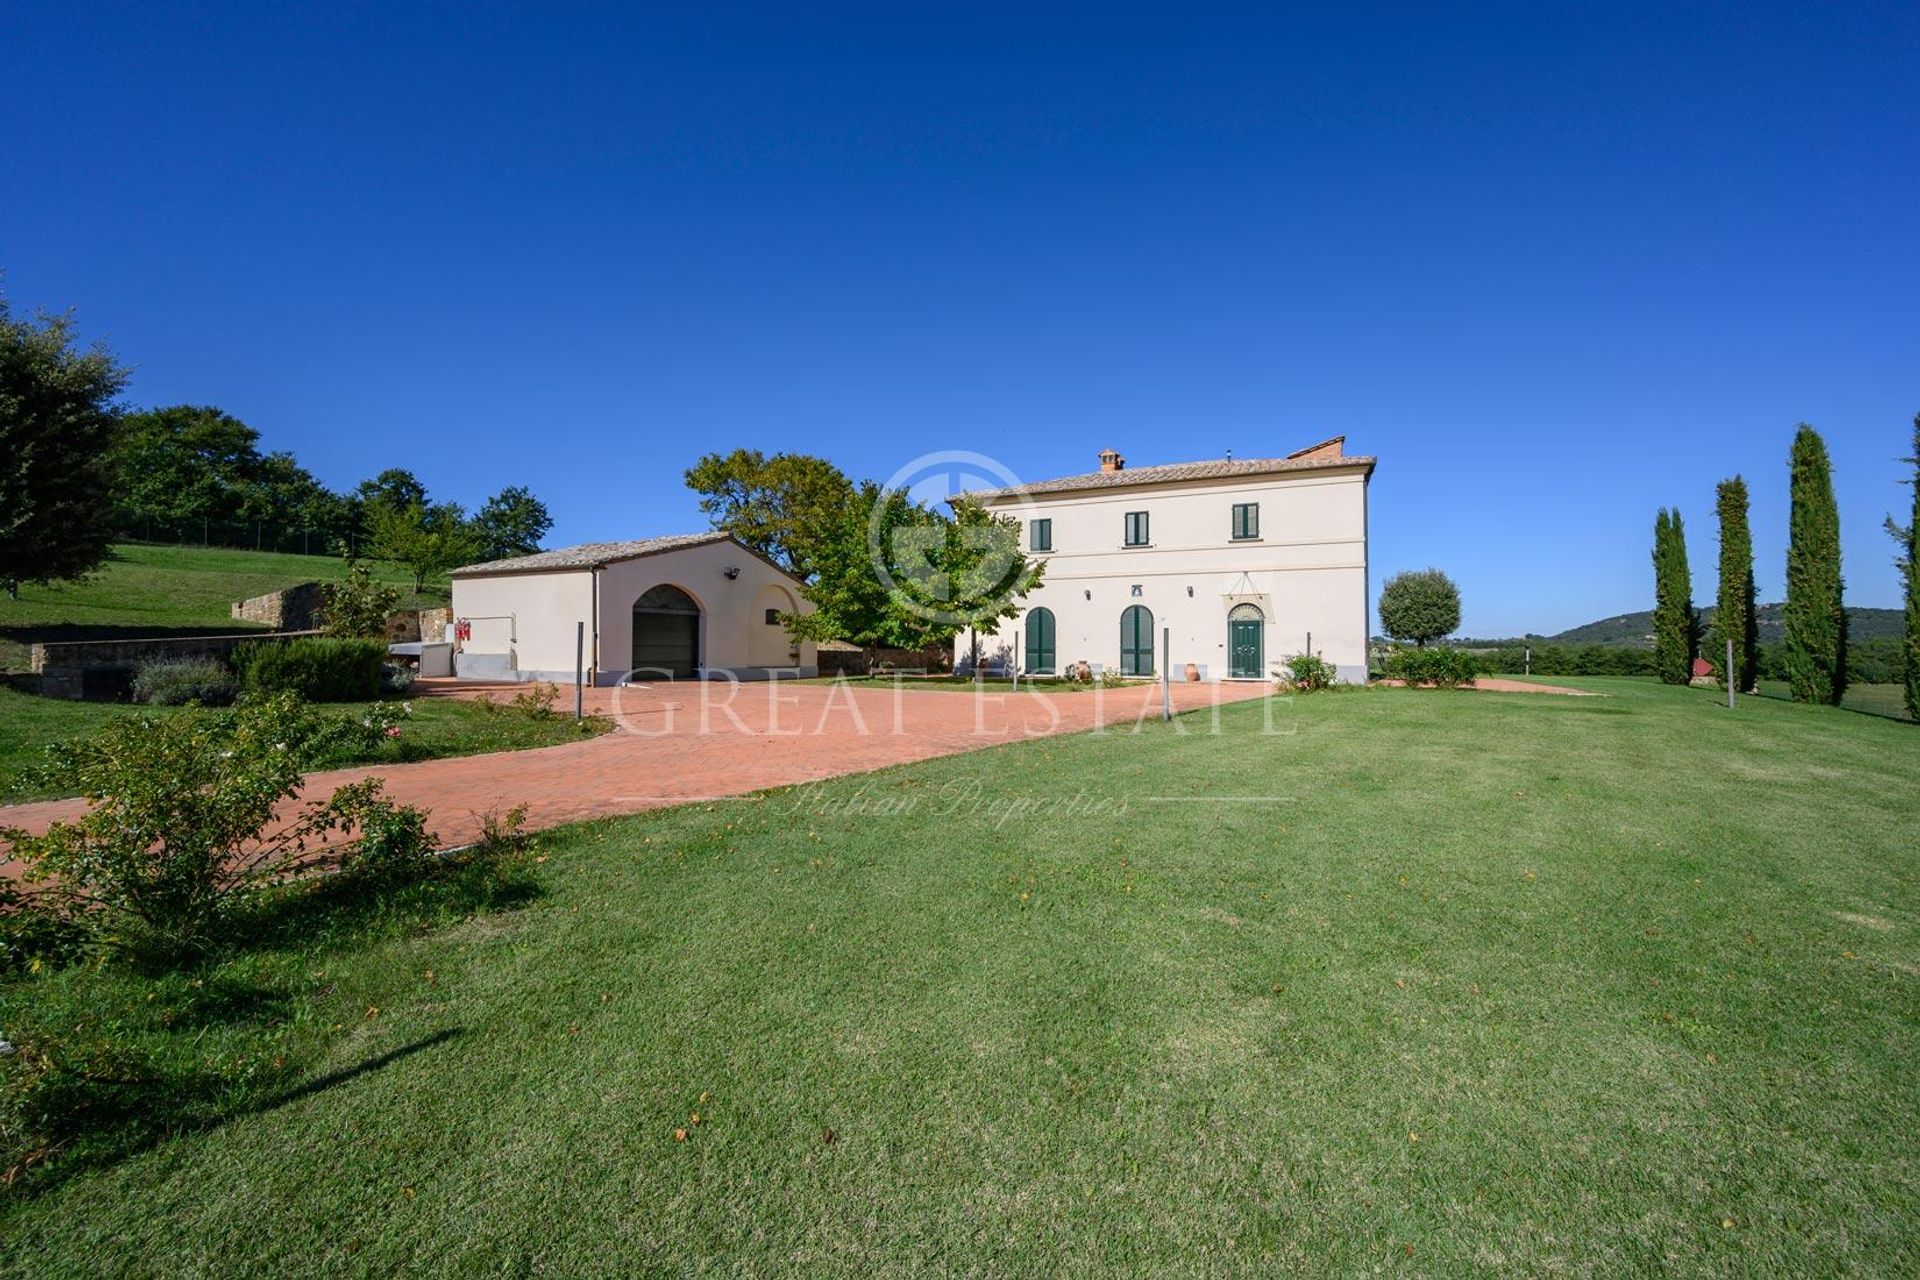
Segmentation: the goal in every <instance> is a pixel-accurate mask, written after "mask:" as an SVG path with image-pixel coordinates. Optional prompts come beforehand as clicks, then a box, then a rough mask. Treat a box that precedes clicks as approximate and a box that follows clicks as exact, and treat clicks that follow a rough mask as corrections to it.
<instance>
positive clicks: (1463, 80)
mask: <svg viewBox="0 0 1920 1280" xmlns="http://www.w3.org/2000/svg"><path fill="white" fill-rule="evenodd" d="M277 7H278V6H259V5H236V6H232V7H226V8H211V7H205V8H201V7H196V8H195V9H194V10H193V12H192V13H191V14H190V15H188V14H186V12H185V9H184V7H181V6H174V5H154V4H140V5H128V6H112V5H106V4H99V5H90V6H85V7H71V8H70V7H68V6H65V5H55V4H47V5H27V4H13V5H10V6H8V7H7V9H6V12H5V15H4V17H0V83H4V84H5V85H6V86H7V99H8V126H7V128H6V129H5V130H4V131H0V182H3V183H4V187H5V193H6V194H5V199H4V201H3V202H0V267H3V268H4V269H5V271H6V279H5V288H6V290H7V292H8V294H9V296H10V297H11V299H12V301H13V302H14V304H15V306H16V307H20V308H35V307H52V308H66V307H73V308H76V309H77V311H78V315H79V319H80V322H81V325H82V327H83V330H84V332H85V333H87V334H88V335H91V336H98V337H102V338H104V339H106V340H107V341H108V342H109V344H110V345H111V346H112V347H113V348H114V349H115V350H116V351H117V352H118V353H119V354H120V355H121V356H122V358H124V359H125V360H127V361H129V362H130V363H132V364H134V365H135V366H136V367H137V374H136V377H135V380H134V383H133V387H132V391H131V395H132V398H133V399H134V400H135V401H136V402H139V403H143V404H167V403H176V402H181V401H190V402H204V403H212V404H217V405H219V406H221V407H223V408H225V409H227V410H228V411H230V412H232V413H235V414H237V415H239V416H240V417H242V418H244V419H246V420H247V421H248V422H250V423H252V424H253V425H254V426H256V427H258V428H259V429H260V430H261V431H262V432H263V433H264V435H265V437H266V443H267V444H268V445H269V446H270V447H278V448H288V449H292V450H293V451H294V452H296V453H297V454H298V455H299V456H300V458H301V459H302V460H303V461H305V462H306V463H307V464H308V465H309V466H311V467H312V468H313V469H314V471H315V472H316V473H318V474H319V475H320V477H321V478H322V479H323V480H325V481H327V482H329V483H331V484H334V485H338V486H347V485H350V484H352V483H354V482H355V481H357V480H359V479H360V478H361V477H363V476H365V475H368V474H371V473H372V472H374V471H376V470H378V469H380V468H381V467H383V466H386V465H390V464H393V463H401V464H404V465H407V466H410V467H412V468H413V469H414V470H416V471H417V472H418V473H419V474H420V475H421V476H422V477H423V478H424V479H425V480H426V481H427V483H428V485H429V487H430V488H431V489H432V490H433V491H434V493H435V494H436V495H437V496H444V497H451V498H457V499H460V500H462V501H465V502H467V503H469V504H473V503H477V502H478V501H479V500H480V499H482V498H484V497H485V495H486V494H487V493H489V492H491V491H493V490H495V489H497V488H499V487H501V486H502V485H505V484H509V483H525V484H529V485H531V486H533V488H534V489H535V490H536V491H537V492H538V493H540V494H541V495H542V496H543V497H545V498H546V500H547V501H548V503H549V504H550V505H551V506H552V508H553V510H554V514H555V515H556V517H557V518H558V522H559V523H558V525H557V527H556V528H555V530H554V534H553V537H554V540H555V541H557V542H573V541H585V540H589V539H599V538H611V537H629V536H641V535H646V534H653V533H661V532H671V531H681V530H686V529H690V528H698V527H700V525H701V523H702V521H701V518H700V516H699V513H698V511H697V509H696V508H695V506H694V503H693V501H692V499H691V497H690V495H689V494H688V493H687V492H686V490H685V489H684V488H683V487H682V485H681V481H680V473H681V471H682V470H683V469H684V468H685V467H686V466H687V464H688V463H690V462H691V461H692V460H693V459H694V458H695V457H696V456H697V455H698V454H699V453H700V452H702V451H703V450H706V449H717V448H727V447H732V446H735V445H749V446H756V447H759V448H763V449H769V450H773V449H782V448H790V449H801V450H808V451H815V452H820V453H824V454H826V455H828V456H829V457H831V458H833V459H834V461H836V462H837V463H839V464H840V465H841V466H842V467H843V468H845V469H846V470H847V471H848V472H850V473H852V474H855V475H866V476H874V477H884V476H886V475H889V474H891V473H892V472H893V471H894V470H895V468H897V467H898V466H899V465H900V464H902V463H903V462H905V461H907V460H908V459H910V458H911V457H912V456H914V455H915V454H918V453H920V452H922V451H923V450H925V449H928V448H933V447H938V446H941V445H951V444H956V443H967V444H970V445H971V446H972V447H975V448H977V449H980V450H981V451H983V452H986V453H990V454H993V455H995V456H997V457H999V458H1001V459H1002V460H1003V461H1005V462H1006V464H1007V465H1008V466H1010V467H1011V468H1012V469H1013V470H1014V471H1015V472H1016V473H1018V474H1020V475H1021V476H1023V477H1026V478H1032V479H1038V478H1044V477H1047V476H1052V475H1059V474H1065V473H1069V472H1076V471H1082V470H1087V469H1089V468H1090V467H1091V466H1092V465H1093V456H1094V453H1095V451H1096V450H1098V449H1099V448H1101V447H1103V446H1106V445H1112V446H1114V447H1116V448H1118V449H1120V450H1121V451H1122V452H1124V453H1125V454H1126V455H1127V456H1128V458H1129V459H1130V460H1131V461H1132V462H1134V463H1135V464H1136V465H1138V464H1146V463H1153V462H1164V461H1178V460H1182V459H1188V458H1195V457H1214V456H1218V455H1220V454H1221V453H1223V452H1225V451H1226V450H1228V449H1232V450H1233V451H1234V452H1235V453H1236V454H1238V455H1240V456H1243V457H1244V456H1254V455H1263V454H1271V453H1279V452H1285V451H1288V450H1291V449H1293V448H1295V447H1298V446H1300V445H1303V444H1307V443H1309V442H1311V441H1314V440H1317V439H1320V438H1322V437H1324V436H1328V435H1333V434H1336V433H1345V434H1346V436H1347V437H1348V441H1349V445H1350V447H1352V448H1354V449H1357V450H1362V451H1365V452H1370V453H1376V454H1378V455H1379V456H1380V458H1381V464H1380V470H1379V472H1378V473H1377V475H1376V477H1375V481H1374V490H1373V560H1374V580H1375V583H1376V586H1377V584H1378V582H1379V581H1380V579H1381V578H1383V577H1384V576H1385V575H1386V574H1388V573H1390V572H1392V571H1394V570H1396V569H1401V568H1407V567H1419V566H1424V565H1427V564H1430V563H1431V564H1437V565H1440V566H1442V567H1444V568H1446V569H1448V570H1449V571H1451V572H1452V573H1453V574H1454V575H1455V576H1456V577H1457V578H1458V579H1459V581H1460V582H1461V584H1462V587H1463V590H1464V593H1465V597H1466V620H1465V629H1466V630H1467V631H1469V632H1471V633H1474V634H1480V635H1486V634H1500V633H1513V632H1518V631H1522V630H1528V629H1531V630H1537V631H1543V632H1550V631H1553V630H1557V629H1559V628H1562V627H1565V626H1569V625H1572V624H1576V623H1579V622H1583V621H1587V620H1589V619H1591V618H1595V617H1600V616H1605V615H1609V614H1612V613H1617V612H1621V611H1625V610H1627V609H1633V608H1643V607H1646V606H1647V604H1648V602H1649V599H1650V596H1651V583H1650V578H1651V570H1650V568H1649V565H1648V546H1649V543H1650V540H1651V533H1652V526H1653V514H1654V510H1655V508H1656V507H1658V506H1659V505H1661V504H1663V503H1673V504H1678V505H1679V506H1680V508H1681V509H1682V510H1683V511H1684V512H1685V515H1686V518H1687V526H1688V531H1689V534H1690V544H1691V551H1692V554H1693V563H1694V569H1695V594H1696V597H1697V598H1700V599H1702V600H1704V599H1707V598H1709V597H1710V596H1711V595H1712V592H1713V562H1714V556H1715V547H1716V541H1715V536H1714V526H1713V486H1714V483H1715V482H1716V481H1718V480H1719V479H1721V478H1722V477H1724V476H1726V475H1729V474H1731V473H1733V472H1734V471H1736V470H1738V471H1741V472H1744V473H1745V474H1746V476H1747V478H1748V481H1749V483H1750V484H1751V485H1752V487H1753V490H1754V497H1755V508H1756V509H1755V540H1756V546H1757V550H1758V552H1759V563H1758V568H1759V576H1760V584H1761V592H1762V595H1763V596H1764V597H1765V598H1769V599H1771V598H1777V597H1778V596H1779V594H1780V592H1781V576H1782V575H1781V569H1782V563H1783V560H1784V553H1785V523H1786V456H1787V447H1788V443H1789V440H1790V438H1791V435H1792V431H1793V427H1794V424H1795V423H1796V422H1798V421H1800V420H1802V419H1805V420H1807V421H1811V422H1813V423H1814V424H1815V425H1816V426H1818V427H1820V428H1821V429H1822V431H1824V432H1825V434H1826V437H1827V440H1828V442H1829V445H1830V446H1831V448H1832V449H1833V452H1834V455H1835V466H1836V469H1837V473H1838V486H1839V496H1840V504H1841V509H1842V514H1843V519H1844V526H1845V552H1846V558H1847V565H1846V571H1847V577H1848V583H1849V598H1850V600H1851V601H1852V602H1853V603H1856V604H1868V605H1893V604H1894V603H1895V602H1896V598H1897V597H1896V586H1895V577H1894V572H1893V570H1892V568H1891V564H1890V558H1891V554H1892V543H1891V542H1890V541H1888V540H1887V538H1886V537H1885V535H1884V534H1883V533H1881V531H1880V527H1879V526H1880V522H1881V520H1882V518H1883V517H1884V516H1885V515H1886V514H1887V513H1888V512H1890V511H1896V510H1904V509H1905V506H1906V504H1907V502H1908V501H1909V499H1908V496H1907V495H1908V490H1906V489H1905V488H1904V487H1902V486H1901V485H1900V484H1899V479H1900V476H1901V473H1902V469H1901V467H1900V466H1899V465H1898V464H1897V463H1896V461H1895V459H1896V458H1898V457H1899V456H1901V455H1902V454H1904V453H1906V452H1907V449H1906V445H1907V443H1908V436H1909V425H1908V424H1909V423H1910V421H1911V419H1912V417H1913V414H1914V413H1915V411H1916V410H1920V73H1917V71H1916V69H1920V9H1916V8H1915V7H1914V6H1913V5H1912V4H1911V3H1906V4H1890V5H1884V6H1858V7H1849V8H1848V9H1847V10H1846V11H1845V12H1842V11H1840V10H1839V9H1838V8H1829V7H1827V6H1808V5H1802V6H1797V11H1796V10H1794V9H1784V8H1783V9H1778V10H1774V9H1768V8H1763V7H1762V6H1758V5H1740V6H1721V7H1719V8H1718V9H1717V10H1715V11H1712V12H1709V11H1708V10H1706V9H1704V8H1695V7H1687V8H1685V9H1681V8H1678V7H1673V6H1659V7H1657V8H1647V9H1631V10H1630V9H1626V8H1622V7H1621V6H1618V5H1607V6H1595V7H1594V8H1593V9H1591V10H1589V11H1586V12H1584V13H1580V14H1574V13H1570V12H1566V13H1563V12H1561V11H1560V7H1559V6H1544V5H1534V4H1529V5H1514V6H1510V7H1501V8H1494V7H1487V6H1474V7H1473V11H1472V13H1471V14H1470V15H1461V16H1454V15H1451V14H1449V13H1447V12H1444V11H1445V10H1447V9H1449V8H1451V6H1434V5H1420V6H1408V7H1405V8H1402V9H1387V8H1382V9H1374V10H1368V11H1366V12H1365V13H1363V14H1359V13H1357V14H1354V15H1350V16H1349V15H1344V14H1343V15H1339V16H1334V15H1330V14H1329V13H1327V12H1326V10H1329V9H1331V8H1333V7H1334V6H1325V5H1321V6H1313V7H1312V8H1311V9H1310V10H1303V11H1301V12H1297V13H1293V14H1276V13H1274V12H1272V11H1271V10H1270V9H1267V8H1261V9H1257V10H1247V11H1241V12H1234V11H1230V10H1224V9H1213V10H1202V9H1198V8H1195V7H1194V6H1190V5H1180V6H1175V5H1168V6H1164V7H1162V8H1159V9H1157V10H1146V9H1132V8H1127V7H1124V6H1117V5H1113V4H1102V5H1098V6H1095V5H1086V6H1083V7H1081V8H1079V9H1078V10H1077V11H1072V12H1069V11H1052V12H1040V11H1038V10H1036V9H1034V8H1033V7H1031V6H1026V5H1021V6H1008V7H1004V8H989V7H985V6H982V5H978V4H968V5H965V6H961V5H951V6H922V5H912V6H908V5H897V4H896V5H886V6H879V5H875V6H869V7H865V8H854V7H849V6H839V5H798V4H791V3H787V4H779V5H769V6H765V7H746V6H712V5H691V6H675V8H674V9H673V10H665V9H663V10H657V11H643V10H639V9H636V8H632V7H628V6H621V7H611V6H610V7H608V8H605V9H599V10H595V9H587V8H571V7H561V6H550V5H543V6H539V7H537V8H536V7H535V6H525V7H524V8H523V10H522V11H518V12H516V11H512V10H509V9H507V8H506V7H501V6H484V7H483V6H473V5H460V6H448V7H446V8H443V9H439V10H438V11H429V10H427V9H424V8H420V7H416V6H410V5H398V6H396V5H388V4H380V5H365V6H359V7H357V8H356V9H349V8H347V7H345V6H328V8H329V9H331V10H333V11H334V12H332V13H330V14H327V15H320V14H317V13H316V14H313V15H309V16H305V17H298V18H296V17H284V16H277V15H272V16H270V15H269V13H268V11H269V10H270V9H273V8H277Z"/></svg>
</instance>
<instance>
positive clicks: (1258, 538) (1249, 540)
mask: <svg viewBox="0 0 1920 1280" xmlns="http://www.w3.org/2000/svg"><path fill="white" fill-rule="evenodd" d="M1227 541H1228V542H1265V541H1266V539H1265V538H1262V537H1260V536H1259V535H1258V534H1255V535H1254V536H1253V537H1251V538H1228V539H1227Z"/></svg>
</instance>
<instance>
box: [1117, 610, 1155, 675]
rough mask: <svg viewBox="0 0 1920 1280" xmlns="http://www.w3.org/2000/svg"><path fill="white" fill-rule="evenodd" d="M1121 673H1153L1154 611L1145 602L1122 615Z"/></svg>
mask: <svg viewBox="0 0 1920 1280" xmlns="http://www.w3.org/2000/svg"><path fill="white" fill-rule="evenodd" d="M1120 674H1121V675H1123V676H1150V675H1152V674H1153V611H1152V610H1151V609H1149V608H1147V606H1145V605H1143V604H1136V605H1130V606H1128V608H1127V611H1126V612H1125V613H1123V614H1121V615H1120Z"/></svg>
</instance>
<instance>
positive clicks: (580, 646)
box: [573, 622, 587, 720]
mask: <svg viewBox="0 0 1920 1280" xmlns="http://www.w3.org/2000/svg"><path fill="white" fill-rule="evenodd" d="M586 688H587V624H586V623H584V622H576V623H574V624H573V718H574V719H575V720H582V719H585V718H586V709H585V707H584V706H583V705H582V704H583V703H584V702H585V700H586Z"/></svg>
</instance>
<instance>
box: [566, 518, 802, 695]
mask: <svg viewBox="0 0 1920 1280" xmlns="http://www.w3.org/2000/svg"><path fill="white" fill-rule="evenodd" d="M729 568H734V569H738V570H739V571H740V576H739V577H738V578H734V579H731V580H729V579H728V577H727V575H726V571H727V570H728V569H729ZM661 583H671V584H672V585H674V586H676V587H679V588H680V589H681V590H682V591H684V592H686V593H687V594H688V595H690V596H692V597H693V598H694V601H695V602H696V603H698V604H699V606H700V663H701V665H702V666H703V667H705V668H707V669H708V670H712V671H726V672H729V673H731V674H733V675H735V676H739V677H740V678H742V679H764V678H766V676H767V674H768V672H769V671H770V670H784V671H797V672H798V673H799V674H803V675H813V674H815V673H817V672H818V671H819V662H818V659H817V657H816V656H815V650H814V644H813V642H812V641H811V640H807V641H803V642H801V643H800V644H799V645H798V646H795V645H794V644H793V642H792V641H791V639H790V638H789V637H788V635H787V630H786V628H785V627H781V626H774V625H769V624H768V623H767V621H766V610H767V609H768V608H778V609H780V610H781V611H782V612H784V613H792V612H796V611H797V612H802V613H811V612H812V611H813V606H812V605H809V604H807V603H806V602H805V601H803V600H801V599H800V590H799V584H798V583H796V582H794V580H793V579H791V578H789V577H788V576H787V575H786V574H784V573H782V572H780V570H778V569H776V568H774V567H773V566H772V565H770V564H768V563H767V562H766V561H765V560H762V559H761V558H760V557H759V556H756V555H754V554H753V553H752V552H751V551H748V550H747V549H746V548H745V547H742V546H740V545H739V544H737V543H733V542H709V543H705V544H703V545H701V546H697V547H686V548H683V549H681V550H679V551H666V552H662V553H661V554H659V555H653V556H642V557H641V558H639V559H638V560H625V561H622V562H620V563H619V564H610V565H608V566H607V567H606V568H604V569H602V570H601V571H600V677H601V679H600V682H601V683H602V684H617V683H619V681H620V680H622V679H624V678H625V677H626V675H627V673H628V672H629V671H630V670H631V669H632V667H633V602H634V601H636V600H638V599H639V598H640V597H641V595H642V594H644V593H645V592H646V591H648V590H650V589H651V588H653V587H656V586H659V585H660V584H661ZM769 602H772V603H769ZM569 644H571V641H569ZM796 648H797V650H798V654H797V656H796V655H795V649H796ZM776 659H777V660H776ZM572 662H573V658H572V650H571V649H569V650H568V658H567V663H568V667H569V670H571V665H572Z"/></svg>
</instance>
